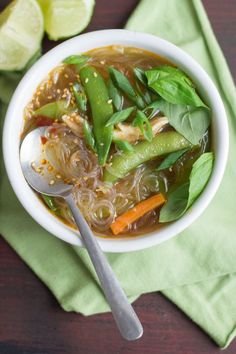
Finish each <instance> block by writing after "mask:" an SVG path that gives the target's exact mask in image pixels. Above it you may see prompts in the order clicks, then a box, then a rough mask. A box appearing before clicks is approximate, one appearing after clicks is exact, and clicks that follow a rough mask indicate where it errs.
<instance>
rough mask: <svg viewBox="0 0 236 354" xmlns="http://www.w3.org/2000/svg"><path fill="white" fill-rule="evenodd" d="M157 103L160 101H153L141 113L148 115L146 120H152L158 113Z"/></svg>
mask: <svg viewBox="0 0 236 354" xmlns="http://www.w3.org/2000/svg"><path fill="white" fill-rule="evenodd" d="M159 103H160V100H158V101H154V102H152V103H150V104H149V105H148V106H147V107H145V108H144V109H143V113H145V114H148V119H152V118H153V117H155V115H157V114H158V113H159V112H160V107H159Z"/></svg>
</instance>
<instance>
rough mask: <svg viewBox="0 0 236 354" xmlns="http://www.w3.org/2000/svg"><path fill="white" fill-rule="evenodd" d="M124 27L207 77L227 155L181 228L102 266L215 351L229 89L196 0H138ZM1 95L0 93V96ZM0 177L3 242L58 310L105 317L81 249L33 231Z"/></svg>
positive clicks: (229, 255) (219, 336)
mask: <svg viewBox="0 0 236 354" xmlns="http://www.w3.org/2000/svg"><path fill="white" fill-rule="evenodd" d="M126 28H128V29H132V30H139V31H143V32H148V33H152V34H155V35H158V36H160V37H163V38H166V39H168V40H170V41H171V42H173V43H175V44H177V45H179V46H180V47H181V48H182V49H184V50H186V51H187V52H188V53H190V54H191V55H192V56H193V57H194V58H195V59H196V60H197V61H198V62H199V63H200V64H201V65H202V66H203V67H204V68H205V69H206V71H207V72H208V73H209V74H210V75H211V77H212V78H213V79H214V81H215V83H216V85H217V86H218V89H219V91H220V93H221V96H222V98H223V100H224V104H225V108H226V110H227V114H228V119H229V128H230V155H229V162H228V166H227V170H226V173H225V176H224V180H223V182H222V184H221V187H220V189H219V191H218V193H217V195H216V196H215V198H214V200H213V202H212V203H211V205H210V206H209V207H208V209H207V210H206V211H205V212H204V214H203V215H202V216H201V217H200V218H199V219H198V220H197V221H196V222H195V223H194V224H193V225H192V226H191V227H190V228H189V229H188V230H186V231H184V232H183V233H181V234H180V235H179V236H178V237H176V238H174V239H172V240H170V241H168V242H165V243H162V244H161V245H159V246H156V247H152V248H150V249H147V250H144V251H139V252H132V253H130V254H108V255H107V256H108V260H109V262H110V263H111V265H112V267H113V269H114V271H115V273H116V275H117V277H118V279H119V280H120V282H121V285H122V286H123V288H124V290H125V292H126V293H127V295H128V296H129V298H130V301H134V300H135V299H136V298H138V297H139V296H140V295H141V294H143V293H148V292H154V291H162V293H163V294H164V295H165V296H166V297H167V298H169V299H170V300H171V301H173V302H174V303H175V304H176V305H177V306H178V307H179V308H180V309H182V310H183V311H184V312H185V313H186V314H187V315H188V316H189V317H190V318H191V319H192V320H193V321H195V322H196V323H197V324H198V325H199V326H200V327H202V329H203V330H205V331H206V332H207V333H208V334H209V335H210V336H211V337H212V338H213V339H214V340H215V342H216V343H217V344H218V345H219V346H221V347H226V346H227V345H228V344H229V343H230V341H231V340H232V339H233V337H234V336H235V335H236V333H235V331H236V301H235V293H236V274H235V272H236V237H235V229H236V218H235V215H234V210H235V209H234V208H235V202H234V198H232V196H233V191H234V190H235V187H236V164H235V163H234V161H233V156H234V155H233V152H234V151H236V136H234V135H235V134H236V121H235V118H236V106H235V103H236V92H235V87H234V84H233V81H232V78H231V76H230V73H229V70H228V68H227V64H226V62H225V59H224V57H223V55H222V53H221V50H220V48H219V46H218V44H217V41H216V39H215V37H214V34H213V32H212V29H211V27H210V25H209V22H208V19H207V16H206V14H205V12H204V9H203V7H202V4H201V2H200V1H199V0H192V1H191V0H165V1H163V0H143V1H141V2H140V4H139V5H138V7H137V9H136V10H135V11H134V14H133V15H132V16H131V18H130V19H129V21H128V23H127V26H126ZM2 77H4V75H3V74H2V75H0V84H1V78H2ZM3 93H4V92H3V91H2V90H1V89H0V97H2V96H3ZM2 101H4V99H3V97H2ZM5 102H6V100H5ZM2 108H3V109H5V105H2ZM2 115H3V114H2ZM0 172H1V180H0V183H1V185H0V191H1V192H0V232H1V234H2V235H3V237H4V238H5V239H6V240H7V242H8V243H9V244H10V245H11V246H12V247H13V248H14V249H15V250H16V252H17V253H18V254H19V255H20V256H21V257H22V258H23V259H24V260H25V262H26V263H27V264H28V265H29V266H30V267H31V268H32V270H33V271H34V272H35V273H36V274H37V275H38V277H39V278H40V279H41V280H42V281H43V282H44V283H45V284H46V285H47V286H48V288H49V289H50V290H51V291H52V293H53V294H54V295H55V297H56V298H57V300H58V302H59V303H60V304H61V306H62V307H63V309H64V310H66V311H77V312H80V313H82V314H84V315H91V314H94V313H101V312H105V311H109V308H108V306H107V303H106V301H105V299H104V296H103V293H102V291H101V289H100V287H99V284H98V281H97V277H96V274H95V272H94V270H93V268H92V265H91V262H90V260H89V258H88V256H87V253H86V251H85V250H83V249H81V248H78V247H74V246H71V245H69V244H66V243H64V242H62V241H60V240H59V239H57V238H55V237H53V236H51V235H50V234H49V233H47V232H46V231H45V230H43V229H42V228H41V227H40V226H39V225H37V224H36V223H35V222H34V221H33V220H32V219H31V218H30V217H29V215H28V214H27V213H26V212H25V211H24V209H23V208H22V207H21V205H20V204H19V202H18V201H17V199H16V197H15V195H14V193H13V191H12V189H11V187H10V185H9V182H8V180H7V177H6V174H5V170H4V166H3V163H2V161H1V170H0Z"/></svg>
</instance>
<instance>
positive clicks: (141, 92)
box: [135, 80, 152, 104]
mask: <svg viewBox="0 0 236 354" xmlns="http://www.w3.org/2000/svg"><path fill="white" fill-rule="evenodd" d="M135 86H136V89H137V92H138V94H139V96H140V97H142V99H143V101H144V102H145V104H150V103H151V102H152V98H151V95H150V93H149V92H148V90H146V88H145V89H143V90H142V88H141V87H140V85H139V83H138V81H137V80H136V81H135Z"/></svg>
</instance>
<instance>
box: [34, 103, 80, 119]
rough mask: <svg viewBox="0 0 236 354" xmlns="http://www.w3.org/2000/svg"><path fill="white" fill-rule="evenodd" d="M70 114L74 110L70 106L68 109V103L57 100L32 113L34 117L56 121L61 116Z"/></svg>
mask: <svg viewBox="0 0 236 354" xmlns="http://www.w3.org/2000/svg"><path fill="white" fill-rule="evenodd" d="M72 112H75V109H74V108H72V107H70V106H69V107H68V102H67V101H66V100H59V101H55V102H50V103H47V104H45V105H44V106H42V107H40V108H38V109H36V111H34V115H35V116H46V117H49V118H53V119H57V118H60V117H61V116H62V115H63V114H68V113H72Z"/></svg>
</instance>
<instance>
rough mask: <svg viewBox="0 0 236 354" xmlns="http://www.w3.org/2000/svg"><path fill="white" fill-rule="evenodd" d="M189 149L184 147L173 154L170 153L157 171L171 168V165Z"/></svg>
mask: <svg viewBox="0 0 236 354" xmlns="http://www.w3.org/2000/svg"><path fill="white" fill-rule="evenodd" d="M188 150H189V149H182V150H179V151H175V152H172V153H171V154H169V155H168V156H167V157H166V158H165V159H164V160H163V161H162V162H161V163H160V165H159V166H158V167H157V169H156V170H157V171H161V170H165V169H166V168H170V167H171V166H173V165H174V164H175V163H176V161H177V160H178V159H179V158H180V157H181V156H183V155H184V154H185V152H186V151H188Z"/></svg>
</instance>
